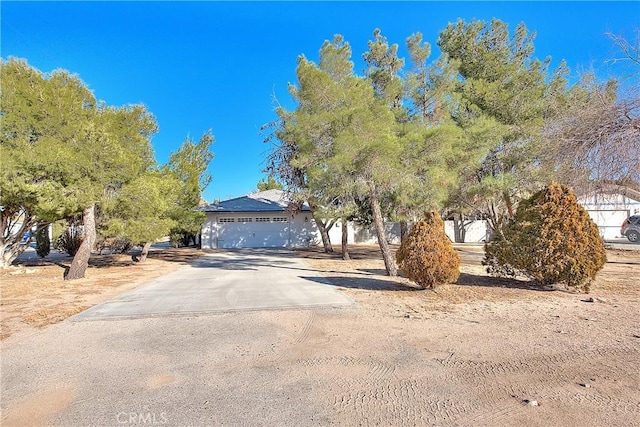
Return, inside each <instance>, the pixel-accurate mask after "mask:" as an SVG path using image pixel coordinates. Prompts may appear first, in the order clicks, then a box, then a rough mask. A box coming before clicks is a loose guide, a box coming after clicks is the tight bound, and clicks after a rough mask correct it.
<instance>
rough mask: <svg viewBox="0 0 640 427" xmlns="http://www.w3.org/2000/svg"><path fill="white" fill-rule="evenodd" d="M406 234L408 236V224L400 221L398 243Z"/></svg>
mask: <svg viewBox="0 0 640 427" xmlns="http://www.w3.org/2000/svg"><path fill="white" fill-rule="evenodd" d="M407 234H409V224H407V221H400V242H402V241H403V240H404V238H405V237H407Z"/></svg>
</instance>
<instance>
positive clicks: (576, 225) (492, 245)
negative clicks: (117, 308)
mask: <svg viewBox="0 0 640 427" xmlns="http://www.w3.org/2000/svg"><path fill="white" fill-rule="evenodd" d="M606 261H607V259H606V254H605V250H604V242H603V241H602V238H601V237H600V233H599V231H598V226H597V225H596V224H595V223H594V222H593V221H592V220H591V218H590V217H589V214H588V213H587V211H586V210H585V209H584V208H583V207H582V206H580V204H579V203H578V200H577V198H576V196H575V194H574V193H573V191H572V190H571V189H569V188H567V187H565V186H563V185H560V184H557V183H552V184H550V185H549V186H547V187H546V188H544V189H543V190H541V191H539V192H537V193H536V194H534V195H533V196H531V197H530V198H529V199H527V200H524V201H522V202H521V203H520V205H519V206H518V210H517V211H516V214H515V215H514V217H513V218H512V219H510V220H509V221H508V222H507V223H506V224H505V225H504V226H503V227H502V229H501V230H500V231H499V232H497V233H496V234H495V236H494V240H493V241H491V242H489V243H487V244H486V245H485V259H484V261H483V264H484V265H486V266H487V272H489V273H491V274H494V275H500V276H516V275H523V276H526V277H529V278H530V279H533V280H534V281H535V282H537V283H539V284H540V285H543V286H547V285H551V284H556V283H564V284H566V285H567V286H572V287H575V288H577V289H583V290H585V291H587V292H588V291H589V286H590V283H591V282H592V281H593V279H594V278H595V275H596V273H597V272H598V271H600V269H602V267H603V266H604V264H605V262H606Z"/></svg>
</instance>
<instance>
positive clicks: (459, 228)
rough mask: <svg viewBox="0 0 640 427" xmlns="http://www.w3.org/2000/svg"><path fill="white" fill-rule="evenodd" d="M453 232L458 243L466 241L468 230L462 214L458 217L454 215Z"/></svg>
mask: <svg viewBox="0 0 640 427" xmlns="http://www.w3.org/2000/svg"><path fill="white" fill-rule="evenodd" d="M453 234H454V240H455V242H456V243H464V240H465V237H466V234H467V230H466V229H465V223H464V218H463V216H462V214H459V215H458V218H457V219H456V217H455V215H454V217H453Z"/></svg>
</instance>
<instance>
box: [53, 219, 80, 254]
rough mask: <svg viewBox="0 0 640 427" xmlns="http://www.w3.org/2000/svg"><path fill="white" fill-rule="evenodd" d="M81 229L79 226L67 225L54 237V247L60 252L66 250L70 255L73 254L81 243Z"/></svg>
mask: <svg viewBox="0 0 640 427" xmlns="http://www.w3.org/2000/svg"><path fill="white" fill-rule="evenodd" d="M82 238H83V236H82V231H81V229H80V228H79V227H75V226H71V227H68V228H67V229H66V230H65V231H64V232H63V233H62V234H60V236H59V237H58V238H57V239H56V243H55V245H54V247H55V248H56V249H57V250H59V251H60V252H66V253H68V254H69V255H71V256H75V254H76V252H78V249H80V245H81V244H82Z"/></svg>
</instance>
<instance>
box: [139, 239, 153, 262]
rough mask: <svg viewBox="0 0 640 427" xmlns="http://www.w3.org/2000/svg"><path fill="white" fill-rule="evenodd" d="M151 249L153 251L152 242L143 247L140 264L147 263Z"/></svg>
mask: <svg viewBox="0 0 640 427" xmlns="http://www.w3.org/2000/svg"><path fill="white" fill-rule="evenodd" d="M149 249H151V242H147V243H145V244H144V246H143V247H142V252H141V253H140V259H139V260H138V261H139V262H145V261H146V260H147V255H149Z"/></svg>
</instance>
